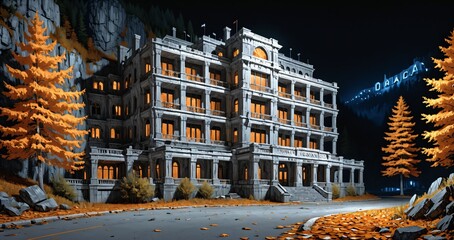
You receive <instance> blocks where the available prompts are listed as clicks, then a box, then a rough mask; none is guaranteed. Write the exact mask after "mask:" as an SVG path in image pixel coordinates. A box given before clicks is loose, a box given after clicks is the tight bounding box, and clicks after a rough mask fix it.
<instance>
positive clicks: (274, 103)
mask: <svg viewBox="0 0 454 240" xmlns="http://www.w3.org/2000/svg"><path fill="white" fill-rule="evenodd" d="M272 113H277V101H276V99H275V98H273V99H271V101H270V109H269V111H268V112H267V114H269V115H271V119H272V120H273V122H277V118H278V115H277V114H272Z"/></svg>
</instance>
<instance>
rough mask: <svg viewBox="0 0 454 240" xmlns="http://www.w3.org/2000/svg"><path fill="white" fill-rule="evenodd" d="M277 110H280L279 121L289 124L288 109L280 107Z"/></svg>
mask: <svg viewBox="0 0 454 240" xmlns="http://www.w3.org/2000/svg"><path fill="white" fill-rule="evenodd" d="M277 112H278V118H279V122H281V123H283V124H287V120H288V112H287V109H284V108H278V110H277Z"/></svg>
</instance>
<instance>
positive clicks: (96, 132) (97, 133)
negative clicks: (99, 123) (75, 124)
mask: <svg viewBox="0 0 454 240" xmlns="http://www.w3.org/2000/svg"><path fill="white" fill-rule="evenodd" d="M90 134H91V138H101V129H100V128H99V127H92V128H91V129H90Z"/></svg>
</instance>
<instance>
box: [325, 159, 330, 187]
mask: <svg viewBox="0 0 454 240" xmlns="http://www.w3.org/2000/svg"><path fill="white" fill-rule="evenodd" d="M325 182H326V187H327V189H331V164H328V165H326V168H325Z"/></svg>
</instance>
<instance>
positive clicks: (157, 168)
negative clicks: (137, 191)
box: [156, 163, 161, 179]
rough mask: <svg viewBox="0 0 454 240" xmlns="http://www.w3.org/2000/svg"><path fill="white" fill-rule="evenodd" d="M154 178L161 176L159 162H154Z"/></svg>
mask: <svg viewBox="0 0 454 240" xmlns="http://www.w3.org/2000/svg"><path fill="white" fill-rule="evenodd" d="M156 178H158V179H159V178H161V169H160V167H159V163H156Z"/></svg>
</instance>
